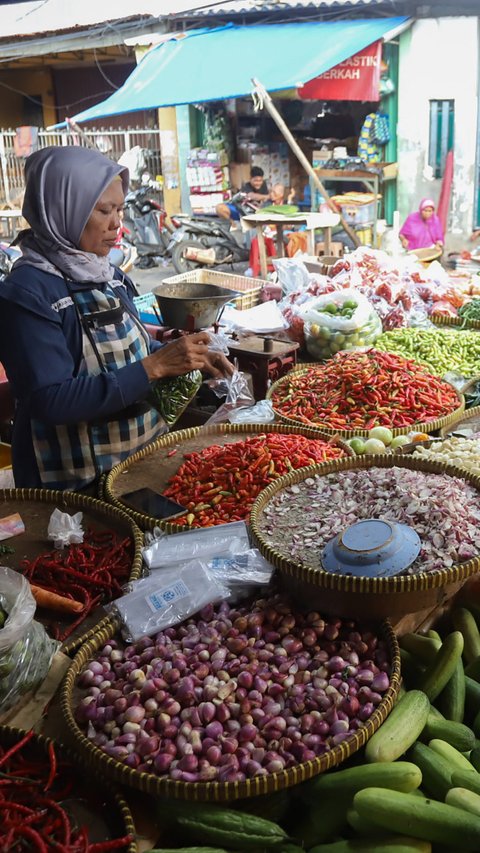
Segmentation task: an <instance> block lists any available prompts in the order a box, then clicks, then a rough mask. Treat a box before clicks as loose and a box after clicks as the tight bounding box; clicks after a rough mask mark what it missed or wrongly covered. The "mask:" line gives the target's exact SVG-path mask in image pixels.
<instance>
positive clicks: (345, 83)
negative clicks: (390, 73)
mask: <svg viewBox="0 0 480 853" xmlns="http://www.w3.org/2000/svg"><path fill="white" fill-rule="evenodd" d="M381 61H382V42H381V41H375V42H374V43H373V44H370V45H369V46H368V47H365V48H364V49H363V50H361V51H359V53H355V54H354V56H350V57H349V58H348V59H345V60H344V61H343V62H340V64H339V65H335V66H334V67H333V68H330V69H329V70H328V71H325V72H324V73H323V74H320V76H319V77H315V78H314V79H313V80H309V82H308V83H306V84H305V86H302V87H301V88H300V89H299V90H298V94H299V97H300V98H302V99H304V100H310V101H379V100H380V94H379V86H380V72H381Z"/></svg>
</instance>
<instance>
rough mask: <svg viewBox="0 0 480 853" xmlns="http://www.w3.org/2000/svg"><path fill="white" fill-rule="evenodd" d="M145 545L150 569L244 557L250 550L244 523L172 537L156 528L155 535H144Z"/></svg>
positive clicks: (224, 525) (146, 558) (177, 534)
mask: <svg viewBox="0 0 480 853" xmlns="http://www.w3.org/2000/svg"><path fill="white" fill-rule="evenodd" d="M145 542H146V544H145V548H144V549H143V552H142V553H143V559H144V561H145V563H146V564H147V566H148V568H149V569H151V570H152V569H166V568H169V567H170V566H172V565H173V564H175V563H183V562H185V561H187V560H190V559H198V560H207V561H208V560H211V559H212V558H213V557H216V556H221V555H226V556H228V555H229V554H242V553H245V552H246V551H248V550H249V548H250V540H249V536H248V530H247V525H246V524H245V522H244V521H234V522H232V523H231V524H222V525H219V526H218V527H204V528H198V529H194V530H188V531H186V532H185V533H175V534H174V535H170V536H168V535H166V534H165V533H164V532H163V531H162V530H161V529H160V528H159V527H156V528H155V529H154V531H153V535H152V534H151V533H146V534H145Z"/></svg>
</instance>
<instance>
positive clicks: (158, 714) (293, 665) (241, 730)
mask: <svg viewBox="0 0 480 853" xmlns="http://www.w3.org/2000/svg"><path fill="white" fill-rule="evenodd" d="M389 672H390V666H389V660H388V651H387V648H386V645H385V643H384V642H383V641H382V640H381V639H379V638H378V636H377V635H376V634H375V633H373V632H372V631H371V630H368V629H362V628H360V627H359V626H357V625H356V624H355V623H354V622H350V621H341V620H340V619H330V620H328V621H327V620H325V619H323V618H322V617H321V616H320V614H319V613H316V612H308V613H301V612H299V611H296V610H294V609H293V608H292V607H291V605H290V604H289V603H288V602H287V601H286V600H284V599H283V598H281V597H280V596H278V595H271V596H270V597H269V598H266V599H259V600H257V601H253V602H248V603H246V604H242V605H239V606H236V607H234V606H230V605H229V604H228V603H227V602H223V603H222V604H221V605H220V606H219V607H217V608H214V607H213V606H212V605H210V606H209V607H207V608H205V609H204V610H202V611H200V613H199V614H198V615H197V616H195V617H194V618H191V619H189V620H188V621H187V622H184V623H183V624H181V625H179V626H176V627H171V628H168V629H166V630H164V631H161V632H159V633H158V634H157V635H156V636H155V637H153V638H149V637H145V638H144V639H142V640H140V641H138V642H136V643H135V644H133V645H131V646H128V647H126V648H125V647H124V646H122V645H120V644H119V643H117V642H116V641H114V640H112V641H110V642H109V643H107V644H106V645H105V646H104V647H103V648H102V649H101V650H100V652H99V654H98V656H97V658H96V659H95V660H93V661H91V662H90V663H89V665H88V666H87V668H86V669H85V670H84V671H83V672H82V673H81V675H80V677H79V681H78V684H79V687H81V688H85V689H86V691H87V692H86V694H84V696H83V698H82V699H81V700H80V701H79V703H78V705H77V707H76V709H75V716H76V719H77V721H78V723H79V725H80V726H81V727H82V728H83V729H84V730H85V731H86V733H87V737H88V738H89V739H90V740H91V741H92V743H94V744H95V745H96V746H98V747H99V748H100V749H101V750H103V751H104V752H105V753H107V755H109V756H111V757H113V758H116V759H118V760H119V761H122V762H124V763H125V764H126V765H127V766H129V767H131V768H134V769H136V770H139V771H145V772H148V773H152V774H156V775H159V776H165V775H166V776H168V777H169V778H170V779H172V780H177V781H182V782H197V781H203V782H209V781H219V782H241V781H243V780H245V779H250V778H253V777H255V776H259V775H260V776H265V775H268V774H271V773H277V772H279V771H282V770H284V769H288V768H290V767H295V766H296V765H298V764H300V763H303V762H305V761H311V760H314V759H315V758H316V757H317V756H320V755H322V754H323V753H325V752H326V751H327V750H329V749H331V748H332V747H335V746H337V745H338V744H340V743H343V742H344V741H345V740H347V739H348V738H349V737H350V736H351V735H352V733H353V732H355V731H356V730H357V729H358V728H359V727H361V726H363V725H365V723H366V722H367V721H368V720H369V718H370V717H371V715H372V714H373V712H374V710H375V708H376V707H377V706H378V705H379V704H380V703H381V702H382V697H383V696H384V694H385V693H386V691H387V690H388V689H389V686H390V676H389Z"/></svg>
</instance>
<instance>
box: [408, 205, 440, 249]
mask: <svg viewBox="0 0 480 853" xmlns="http://www.w3.org/2000/svg"><path fill="white" fill-rule="evenodd" d="M399 236H400V240H401V243H402V246H403V248H404V249H408V251H409V252H411V251H413V250H414V249H430V248H431V247H433V246H436V247H437V248H439V249H443V244H444V239H445V238H444V234H443V228H442V223H441V222H440V219H439V218H438V216H437V214H436V213H435V202H433V201H432V199H431V198H424V199H422V201H421V202H420V205H419V208H418V210H417V211H415V213H411V214H410V215H409V216H407V218H406V220H405V222H404V223H403V225H402V227H401V228H400V232H399Z"/></svg>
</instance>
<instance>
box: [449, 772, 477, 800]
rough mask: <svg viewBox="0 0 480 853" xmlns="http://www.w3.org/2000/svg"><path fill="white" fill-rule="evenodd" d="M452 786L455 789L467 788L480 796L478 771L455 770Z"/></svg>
mask: <svg viewBox="0 0 480 853" xmlns="http://www.w3.org/2000/svg"><path fill="white" fill-rule="evenodd" d="M452 785H453V786H454V787H455V788H467V789H468V790H469V791H473V793H474V794H480V774H479V773H477V772H476V770H473V771H472V770H454V771H453V773H452Z"/></svg>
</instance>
